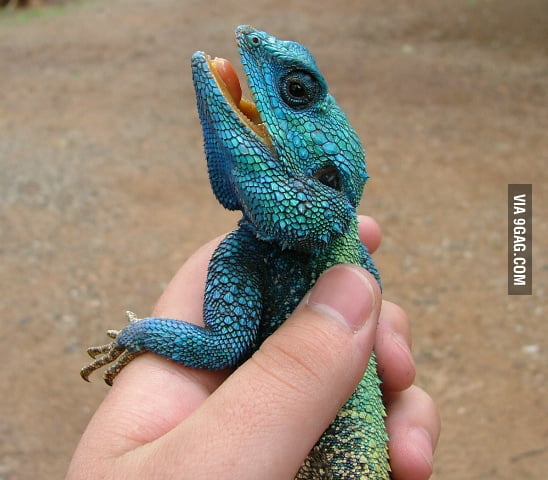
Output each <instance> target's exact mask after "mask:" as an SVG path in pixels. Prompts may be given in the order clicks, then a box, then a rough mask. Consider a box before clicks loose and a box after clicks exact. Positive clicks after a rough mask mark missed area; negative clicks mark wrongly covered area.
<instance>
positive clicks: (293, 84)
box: [278, 70, 323, 110]
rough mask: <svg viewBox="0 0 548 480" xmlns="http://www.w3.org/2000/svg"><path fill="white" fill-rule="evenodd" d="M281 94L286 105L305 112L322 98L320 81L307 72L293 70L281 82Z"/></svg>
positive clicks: (279, 84) (279, 83)
mask: <svg viewBox="0 0 548 480" xmlns="http://www.w3.org/2000/svg"><path fill="white" fill-rule="evenodd" d="M278 86H279V92H280V96H281V98H282V100H283V101H284V103H285V104H286V105H287V106H289V107H291V108H292V109H295V110H304V109H306V108H308V107H310V106H312V105H314V104H315V103H317V102H318V101H320V99H321V98H322V95H323V89H322V84H321V83H320V81H319V80H318V79H317V78H316V77H315V76H314V75H312V74H311V73H310V72H307V71H305V70H292V71H290V72H288V73H287V74H286V75H283V76H282V77H281V78H280V80H279V82H278Z"/></svg>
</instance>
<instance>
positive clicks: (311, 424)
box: [147, 265, 381, 479]
mask: <svg viewBox="0 0 548 480" xmlns="http://www.w3.org/2000/svg"><path fill="white" fill-rule="evenodd" d="M380 303H381V302H380V291H379V288H378V286H377V283H376V281H375V280H374V279H373V277H372V276H371V275H370V274H369V273H367V272H366V271H365V270H364V269H361V268H360V267H356V266H349V265H338V266H336V267H333V268H332V269H330V270H329V271H328V272H327V273H325V274H324V275H323V276H322V277H320V279H319V280H318V282H317V284H316V286H315V287H314V288H313V289H312V291H311V293H310V294H309V295H308V296H306V297H305V299H304V300H303V302H301V304H300V305H299V307H298V308H297V309H296V311H295V312H294V314H293V315H292V316H291V317H290V318H289V319H288V320H287V321H286V322H285V323H284V324H283V325H282V326H281V327H280V328H279V329H278V330H277V331H276V332H275V333H274V334H273V335H272V336H270V337H269V338H268V339H267V340H266V341H265V342H264V343H263V345H262V346H261V348H260V349H259V350H258V351H257V352H256V353H255V354H254V355H253V357H252V358H251V359H250V360H249V361H247V362H246V363H245V364H244V365H242V366H241V367H240V368H239V369H238V370H236V371H235V372H234V373H233V374H232V375H231V376H230V377H229V378H228V379H227V380H226V381H225V382H224V383H223V384H222V385H221V386H220V387H219V389H218V390H217V391H216V392H215V393H214V394H213V395H212V396H211V397H209V398H208V400H207V401H206V402H204V404H203V405H202V407H201V408H200V409H198V410H197V411H196V412H195V413H194V414H193V415H191V416H190V417H189V418H187V420H186V421H185V422H184V423H182V424H181V425H179V426H178V427H176V428H175V429H174V430H172V431H171V432H169V433H168V434H167V435H165V436H164V437H163V438H161V439H159V440H158V441H157V442H155V445H154V448H155V449H156V451H160V450H161V451H169V452H171V453H172V457H171V458H170V459H169V460H168V461H171V462H173V463H174V464H178V465H184V464H185V458H187V455H189V453H188V452H189V451H191V452H192V456H196V457H198V458H200V457H202V458H207V456H208V454H210V452H215V455H216V462H217V463H219V464H220V465H225V466H227V465H228V466H230V468H231V471H230V474H229V475H227V472H226V471H225V477H227V476H229V477H230V478H241V479H247V478H249V479H255V478H293V477H292V475H294V474H295V473H296V471H297V470H298V468H299V466H300V464H301V462H302V460H303V459H304V458H305V457H306V455H307V454H308V452H309V450H310V449H311V448H312V446H313V445H314V443H315V442H316V441H317V439H318V438H319V436H320V435H321V434H322V432H323V431H324V430H325V429H326V428H327V426H328V425H329V423H330V422H331V421H332V419H333V417H334V416H335V415H336V413H337V412H338V410H339V409H340V407H341V406H342V405H343V404H344V402H345V401H346V399H347V398H348V397H349V396H350V394H351V393H352V391H353V390H354V389H355V387H356V385H357V383H358V382H359V380H360V379H361V377H362V375H363V372H364V369H365V366H366V364H367V360H368V358H369V356H370V352H371V347H372V343H373V340H374V335H375V328H376V323H377V316H378V312H379V309H380ZM364 322H365V324H364ZM189 439H190V441H189ZM175 445H177V446H178V448H174V446H175ZM227 445H229V448H227ZM147 447H148V446H147ZM208 452H209V453H208ZM151 455H154V454H153V453H151ZM250 459H252V460H253V461H251V462H250ZM181 468H182V467H181ZM187 468H193V467H192V465H187V466H186V467H185V473H186V475H187V476H188V477H189V478H198V477H199V476H200V475H201V474H203V472H193V471H189V470H188V469H187ZM213 473H215V472H213ZM194 475H197V476H196V477H194ZM202 476H203V475H202ZM213 477H214V475H212V476H211V478H213ZM200 478H201V477H200Z"/></svg>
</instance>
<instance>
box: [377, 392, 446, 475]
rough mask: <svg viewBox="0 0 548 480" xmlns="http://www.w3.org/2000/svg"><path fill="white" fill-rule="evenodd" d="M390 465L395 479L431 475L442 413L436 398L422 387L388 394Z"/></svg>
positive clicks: (387, 419)
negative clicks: (433, 398)
mask: <svg viewBox="0 0 548 480" xmlns="http://www.w3.org/2000/svg"><path fill="white" fill-rule="evenodd" d="M385 401H386V403H387V412H388V416H387V418H386V428H387V430H388V436H389V438H390V442H389V452H390V466H391V467H392V478H393V479H394V480H406V479H414V480H422V479H427V478H430V476H431V475H432V469H433V452H434V449H435V448H436V444H437V441H438V438H439V434H440V416H439V412H438V409H437V407H436V405H435V404H434V402H433V400H432V398H431V397H430V396H429V395H428V394H427V393H426V392H424V391H423V390H421V389H420V388H419V387H416V386H412V387H410V388H408V389H407V390H405V391H403V392H398V393H389V394H387V395H385Z"/></svg>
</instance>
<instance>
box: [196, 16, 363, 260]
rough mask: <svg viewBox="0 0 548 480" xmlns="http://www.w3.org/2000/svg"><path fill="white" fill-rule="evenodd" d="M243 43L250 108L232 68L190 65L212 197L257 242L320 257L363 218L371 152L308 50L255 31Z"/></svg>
mask: <svg viewBox="0 0 548 480" xmlns="http://www.w3.org/2000/svg"><path fill="white" fill-rule="evenodd" d="M236 38H237V43H238V46H239V51H240V56H241V60H242V65H243V69H244V72H245V74H246V76H247V82H248V85H249V90H250V92H251V95H252V97H253V99H252V100H250V99H246V98H245V97H244V96H242V91H241V87H240V83H239V80H238V77H237V75H236V74H235V73H234V70H233V68H232V66H231V65H230V63H229V62H228V61H227V60H224V59H217V58H216V59H212V58H210V57H209V56H208V55H206V54H205V53H203V52H196V53H195V54H194V55H193V57H192V69H193V79H194V86H195V90H196V98H197V103H198V113H199V115H200V120H201V124H202V129H203V133H204V145H205V151H206V156H207V161H208V171H209V176H210V181H211V185H212V188H213V191H214V193H215V195H216V196H217V199H218V200H219V201H220V202H221V204H222V205H223V206H225V207H226V208H228V209H232V210H235V209H239V210H242V212H243V214H244V218H243V220H242V222H243V223H244V224H246V225H247V226H248V227H250V228H252V229H253V230H254V231H255V233H256V234H257V236H258V237H259V238H261V239H263V240H267V241H274V242H277V243H279V244H280V245H281V246H282V247H284V248H292V249H298V250H304V251H307V250H317V249H322V248H323V247H325V246H326V245H328V244H329V243H330V242H331V241H332V240H333V239H335V238H337V237H339V236H340V235H342V234H344V233H345V232H347V231H348V229H349V226H350V224H351V222H352V220H353V219H354V218H355V216H356V207H357V205H358V203H359V201H360V198H361V194H362V191H363V187H364V184H365V181H366V180H367V177H368V176H367V173H366V168H365V153H364V150H363V148H362V146H361V143H360V141H359V138H358V136H357V134H356V132H355V131H354V129H353V128H352V127H351V126H350V124H349V122H348V119H347V117H346V115H345V114H344V112H343V111H342V110H341V109H340V107H339V106H338V105H337V103H336V101H335V99H334V98H333V97H332V96H331V95H330V93H329V92H328V88H327V84H326V82H325V80H324V78H323V76H322V75H321V73H320V72H319V70H318V68H317V66H316V62H315V60H314V58H313V57H312V55H311V54H310V53H309V51H308V50H307V49H306V48H305V47H303V46H302V45H300V44H298V43H296V42H290V41H281V40H278V39H276V38H275V37H273V36H271V35H269V34H268V33H266V32H261V31H257V30H255V29H253V28H252V27H249V26H241V27H238V29H237V30H236Z"/></svg>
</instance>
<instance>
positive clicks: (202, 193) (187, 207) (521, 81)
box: [0, 0, 548, 480]
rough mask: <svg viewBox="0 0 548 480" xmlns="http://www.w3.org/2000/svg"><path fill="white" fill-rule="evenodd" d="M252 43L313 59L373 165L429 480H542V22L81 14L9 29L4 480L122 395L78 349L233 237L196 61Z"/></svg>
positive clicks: (144, 7) (520, 9)
mask: <svg viewBox="0 0 548 480" xmlns="http://www.w3.org/2000/svg"><path fill="white" fill-rule="evenodd" d="M242 23H251V24H253V25H255V26H257V27H259V28H264V29H266V30H269V31H270V32H271V33H273V34H276V35H277V36H279V37H281V38H291V39H295V40H298V41H300V42H302V43H305V44H306V45H307V46H308V47H309V48H310V49H311V50H312V52H313V53H314V54H315V56H316V59H317V60H318V63H319V65H320V67H321V69H322V71H323V72H324V74H325V76H326V78H327V80H328V82H329V84H330V87H331V90H332V92H333V93H334V95H335V96H336V97H337V99H338V100H339V103H340V104H341V105H342V106H343V108H344V109H345V110H346V112H347V114H348V116H349V117H350V119H351V121H352V123H353V124H354V126H355V127H356V129H357V130H358V132H359V133H360V135H361V137H362V139H363V141H364V143H365V145H366V147H367V151H368V161H369V172H370V174H371V177H372V178H371V180H370V182H369V184H368V187H367V188H366V195H365V199H364V202H363V204H362V206H361V212H363V213H367V214H370V215H373V216H375V217H376V218H377V219H378V220H379V222H380V223H381V225H382V227H383V232H384V240H383V245H382V246H381V249H380V250H379V252H378V253H377V254H376V256H375V258H376V262H377V264H378V266H379V268H380V270H381V272H382V276H383V280H384V281H383V283H384V294H385V297H386V298H388V299H391V300H393V301H396V302H398V303H399V304H400V305H402V306H403V307H404V308H405V309H406V310H407V312H408V313H409V316H410V318H411V319H412V325H413V333H414V354H415V356H416V360H417V366H418V378H417V382H418V383H419V384H420V385H421V386H422V387H424V388H425V389H426V390H428V391H429V392H430V393H431V394H432V396H433V397H434V398H435V400H436V401H437V403H438V405H439V406H440V409H441V412H442V418H443V432H442V437H441V440H440V443H439V448H438V451H437V455H436V473H435V478H436V479H443V480H457V479H458V480H461V479H516V478H527V479H530V480H537V479H538V480H540V479H544V478H546V477H545V475H546V473H545V472H546V468H547V467H548V462H547V457H548V455H547V433H548V421H547V419H546V415H547V413H548V402H547V386H546V383H547V379H546V374H547V328H546V323H545V317H546V306H547V305H546V299H545V296H546V288H547V282H546V277H547V272H548V262H547V259H546V251H547V248H546V247H547V242H546V238H547V237H548V231H547V227H548V222H547V219H546V216H545V213H546V212H545V206H546V205H548V199H547V188H546V184H547V183H546V180H547V178H546V177H547V173H546V172H547V168H546V160H547V153H546V152H547V151H548V142H547V139H546V126H547V125H548V108H547V106H548V105H547V91H548V81H547V74H548V68H547V67H548V62H547V56H546V54H547V48H546V47H547V43H546V26H547V25H548V8H547V4H546V2H545V1H543V0H511V1H505V2H501V1H495V0H444V1H440V0H423V1H421V2H398V1H395V0H389V1H381V0H376V1H373V0H371V1H363V0H361V1H349V2H324V3H322V2H318V1H317V0H311V1H301V2H288V1H284V0H278V1H277V2H268V1H261V0H255V1H253V2H244V1H241V0H238V1H236V0H230V1H225V2H218V3H217V2H209V3H208V2H198V1H190V0H189V1H186V2H180V1H176V0H148V1H147V0H110V1H108V2H105V1H100V0H90V1H79V2H75V3H74V4H71V5H70V6H68V7H54V8H53V9H51V10H49V9H39V10H37V11H32V12H26V13H14V12H2V13H0V72H1V77H0V78H1V93H0V265H1V267H0V270H1V274H0V328H1V332H2V334H1V335H0V355H1V363H2V373H1V375H0V480H15V479H27V478H28V479H30V478H44V479H50V478H51V479H54V478H62V476H63V475H64V472H65V471H66V468H67V465H68V462H69V459H70V456H71V454H72V452H73V450H74V448H75V446H76V443H77V441H78V439H79V436H80V435H81V433H82V431H83V429H84V427H85V425H86V423H87V421H88V420H89V418H90V416H91V414H92V412H93V411H94V410H95V408H96V407H97V405H98V404H99V402H100V401H101V399H102V398H103V396H104V394H105V392H106V388H107V387H106V386H105V385H103V384H102V382H101V381H99V379H98V378H97V379H96V381H95V382H94V383H92V384H91V385H88V384H85V383H84V382H83V381H82V380H81V379H80V377H79V375H78V371H79V369H80V367H81V366H83V365H84V364H85V363H86V362H87V357H86V355H85V352H84V350H85V347H87V346H88V345H90V344H97V342H101V341H102V340H103V339H104V333H103V332H104V331H105V330H106V329H107V328H113V327H116V326H118V325H120V326H121V325H123V324H124V322H125V319H124V317H123V312H124V311H125V310H126V309H127V308H131V309H132V310H135V311H136V312H138V313H140V314H143V315H144V314H146V313H147V312H148V311H150V309H151V307H152V305H153V304H154V302H155V299H156V298H157V297H158V295H159V294H160V292H161V291H162V288H163V286H164V285H165V284H166V282H167V281H168V280H169V278H170V276H171V275H172V274H173V273H174V272H175V271H176V269H177V268H178V266H179V265H180V264H181V263H182V262H183V261H184V260H185V258H186V257H187V256H188V255H189V254H190V253H191V252H192V251H193V250H195V249H196V248H197V247H198V246H199V245H201V244H202V243H203V242H205V241H206V240H208V239H210V238H212V237H213V236H215V235H217V234H220V233H222V232H225V231H228V230H230V229H231V228H232V227H233V226H234V224H235V220H236V218H237V217H236V216H235V215H233V214H230V213H226V212H224V211H223V210H222V209H221V207H220V206H218V205H217V203H216V201H215V199H214V197H213V195H212V194H211V192H210V189H209V185H208V180H207V176H206V169H205V163H204V156H203V153H202V147H201V143H202V139H201V132H200V128H199V124H198V119H197V115H196V112H195V106H194V93H193V88H192V84H191V77H190V68H189V57H190V55H191V54H192V53H193V52H194V51H195V50H206V51H208V52H210V53H212V54H214V55H217V56H223V57H227V58H230V59H232V60H234V63H238V62H237V53H236V47H235V45H234V42H233V29H234V27H235V26H236V25H238V24H242ZM508 183H532V184H533V194H534V207H533V208H534V250H533V256H534V272H533V278H534V294H533V296H526V297H510V296H508V295H507V293H506V285H507V279H506V269H507V266H506V229H507V218H506V215H507V213H506V205H507V204H506V195H507V184H508ZM205 219H210V221H205Z"/></svg>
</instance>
